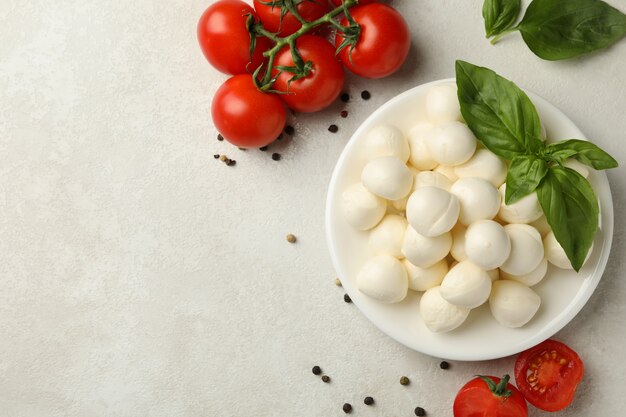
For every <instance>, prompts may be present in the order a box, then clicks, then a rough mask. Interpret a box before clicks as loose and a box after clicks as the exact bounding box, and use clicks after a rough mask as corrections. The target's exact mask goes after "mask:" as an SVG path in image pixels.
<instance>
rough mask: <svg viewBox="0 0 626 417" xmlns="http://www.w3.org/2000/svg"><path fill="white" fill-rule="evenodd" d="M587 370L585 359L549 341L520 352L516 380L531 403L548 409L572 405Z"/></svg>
mask: <svg viewBox="0 0 626 417" xmlns="http://www.w3.org/2000/svg"><path fill="white" fill-rule="evenodd" d="M583 373H584V366H583V362H582V360H581V359H580V357H579V356H578V354H576V352H574V351H573V350H572V349H570V348H569V347H568V346H567V345H565V344H563V343H561V342H558V341H556V340H546V341H545V342H543V343H540V344H539V345H537V346H535V347H533V348H530V349H528V350H525V351H524V352H522V353H520V354H519V356H518V357H517V361H516V362H515V382H517V386H518V387H519V389H520V391H521V392H522V394H524V397H526V399H527V400H528V402H529V403H531V404H532V405H534V406H535V407H537V408H540V409H542V410H545V411H559V410H562V409H564V408H565V407H567V406H568V405H570V403H571V402H572V400H573V399H574V394H575V392H576V387H577V386H578V383H579V382H580V381H581V380H582V378H583Z"/></svg>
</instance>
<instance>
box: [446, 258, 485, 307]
mask: <svg viewBox="0 0 626 417" xmlns="http://www.w3.org/2000/svg"><path fill="white" fill-rule="evenodd" d="M439 292H440V293H441V296H442V297H443V298H444V299H445V300H446V301H448V302H449V303H452V304H454V305H455V306H459V307H465V308H475V307H478V306H479V305H481V304H483V303H484V302H485V301H487V299H488V298H489V293H490V292H491V278H489V274H487V272H486V271H485V270H484V269H481V268H479V267H478V266H476V265H474V264H473V263H472V262H470V261H463V262H459V263H458V264H456V265H455V266H454V267H452V269H450V271H448V273H447V274H446V276H445V277H444V278H443V281H442V282H441V288H440V290H439Z"/></svg>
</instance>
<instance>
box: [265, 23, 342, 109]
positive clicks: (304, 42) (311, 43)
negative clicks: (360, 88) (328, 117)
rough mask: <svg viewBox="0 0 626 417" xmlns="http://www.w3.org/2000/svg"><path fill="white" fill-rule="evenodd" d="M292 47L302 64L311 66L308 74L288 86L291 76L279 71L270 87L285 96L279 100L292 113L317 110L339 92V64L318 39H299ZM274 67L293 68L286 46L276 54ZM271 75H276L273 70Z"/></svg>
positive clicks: (329, 46)
mask: <svg viewBox="0 0 626 417" xmlns="http://www.w3.org/2000/svg"><path fill="white" fill-rule="evenodd" d="M296 48H297V49H298V51H299V53H300V55H301V56H302V59H303V60H304V62H305V63H306V62H307V61H308V62H310V63H311V64H310V65H311V69H310V72H309V75H307V76H305V77H303V78H300V79H298V80H295V79H294V80H293V81H292V82H291V83H290V82H289V80H290V79H291V78H293V77H294V74H293V73H290V72H287V71H282V72H281V73H280V75H278V78H277V79H276V82H275V83H274V87H273V88H274V89H275V90H277V91H281V92H286V93H287V94H280V95H279V97H280V98H281V99H282V100H283V101H284V102H285V103H286V104H287V106H289V108H291V109H293V110H295V111H298V112H303V113H308V112H314V111H318V110H321V109H323V108H325V107H327V106H328V105H329V104H330V103H332V102H333V101H334V100H335V99H336V98H337V96H338V95H339V94H340V93H341V89H342V87H343V82H344V80H345V72H344V70H343V65H341V62H339V60H338V59H337V57H336V56H335V48H333V46H332V45H331V44H330V43H328V41H327V40H326V39H323V38H320V37H319V36H313V35H304V36H301V37H300V38H298V40H297V41H296ZM274 65H279V66H293V65H294V62H293V56H292V54H291V50H290V49H289V46H285V48H283V49H281V50H280V51H279V52H278V54H277V55H276V60H275V61H274ZM273 74H274V75H276V74H278V70H276V69H274V71H273Z"/></svg>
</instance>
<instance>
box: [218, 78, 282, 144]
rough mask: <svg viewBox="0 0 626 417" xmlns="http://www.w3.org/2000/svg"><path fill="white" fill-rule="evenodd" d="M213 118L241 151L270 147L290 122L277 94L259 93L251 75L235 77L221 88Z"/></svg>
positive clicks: (219, 129)
mask: <svg viewBox="0 0 626 417" xmlns="http://www.w3.org/2000/svg"><path fill="white" fill-rule="evenodd" d="M211 116H212V117H213V123H214V124H215V127H216V128H217V130H218V131H219V132H220V133H221V134H222V135H223V136H224V137H225V138H226V140H228V141H229V142H230V143H232V144H233V145H236V146H239V147H241V148H252V147H261V146H265V145H268V144H269V143H271V142H272V141H274V139H276V138H277V137H278V135H279V134H280V133H281V132H282V130H283V129H284V127H285V121H286V120H287V112H286V111H285V105H284V104H283V102H282V101H281V100H280V99H279V98H278V96H277V95H276V94H271V93H263V92H261V91H259V90H258V89H257V87H256V85H255V84H254V81H253V80H252V76H251V75H250V74H239V75H235V76H233V77H231V78H229V79H228V80H226V82H225V83H224V84H222V86H221V87H220V88H218V90H217V92H216V93H215V96H214V97H213V103H212V104H211Z"/></svg>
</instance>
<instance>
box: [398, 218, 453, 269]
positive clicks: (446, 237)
mask: <svg viewBox="0 0 626 417" xmlns="http://www.w3.org/2000/svg"><path fill="white" fill-rule="evenodd" d="M450 246H452V236H451V235H450V233H443V234H441V235H439V236H435V237H427V236H424V235H422V234H420V233H418V232H417V231H415V229H413V228H412V227H411V226H409V227H407V229H406V232H405V233H404V241H403V242H402V254H403V255H404V256H405V257H406V258H407V259H408V260H409V262H411V263H412V264H413V265H416V266H419V267H420V268H428V267H430V266H432V265H434V264H436V263H437V262H439V261H440V260H442V259H443V258H445V257H446V255H447V254H448V252H450Z"/></svg>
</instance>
